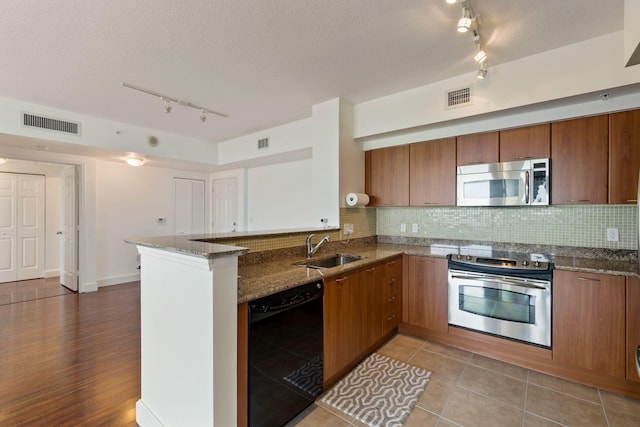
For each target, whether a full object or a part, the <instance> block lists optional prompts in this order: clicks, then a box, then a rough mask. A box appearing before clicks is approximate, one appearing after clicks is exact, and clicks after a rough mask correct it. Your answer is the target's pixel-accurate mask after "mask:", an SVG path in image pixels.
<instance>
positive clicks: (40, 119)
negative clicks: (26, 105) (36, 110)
mask: <svg viewBox="0 0 640 427" xmlns="http://www.w3.org/2000/svg"><path fill="white" fill-rule="evenodd" d="M22 125H23V126H25V127H29V128H34V129H46V130H52V131H54V132H62V133H66V134H71V135H80V123H76V122H69V121H66V120H59V119H54V118H52V117H45V116H39V115H36V114H31V113H22Z"/></svg>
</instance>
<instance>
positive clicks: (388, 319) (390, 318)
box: [387, 314, 396, 322]
mask: <svg viewBox="0 0 640 427" xmlns="http://www.w3.org/2000/svg"><path fill="white" fill-rule="evenodd" d="M395 318H396V315H395V314H392V315H391V316H389V317H387V321H389V322H391V321H392V320H393V319H395Z"/></svg>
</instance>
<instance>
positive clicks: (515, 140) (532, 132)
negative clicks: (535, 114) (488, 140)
mask: <svg viewBox="0 0 640 427" xmlns="http://www.w3.org/2000/svg"><path fill="white" fill-rule="evenodd" d="M549 157H551V124H550V123H544V124H541V125H534V126H525V127H521V128H516V129H506V130H501V131H500V161H501V162H512V161H517V160H527V159H546V158H549Z"/></svg>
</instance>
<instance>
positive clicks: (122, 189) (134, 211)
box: [95, 161, 210, 286]
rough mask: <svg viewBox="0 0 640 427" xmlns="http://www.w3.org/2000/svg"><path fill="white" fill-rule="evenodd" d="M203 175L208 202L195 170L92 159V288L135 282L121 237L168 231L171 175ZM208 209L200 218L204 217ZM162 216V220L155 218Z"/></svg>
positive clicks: (132, 254)
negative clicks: (94, 281) (94, 263)
mask: <svg viewBox="0 0 640 427" xmlns="http://www.w3.org/2000/svg"><path fill="white" fill-rule="evenodd" d="M174 177H177V178H191V179H203V180H205V182H207V184H205V198H206V200H205V206H208V204H209V194H210V190H209V184H208V176H207V175H206V174H202V173H198V172H189V171H180V170H174V169H164V168H156V167H148V166H140V167H137V168H136V167H131V166H129V165H127V164H125V163H116V162H107V161H98V162H97V163H96V193H95V194H96V243H97V250H96V256H97V269H96V277H97V282H98V286H106V285H110V284H114V283H123V282H127V281H132V280H137V279H138V271H137V270H136V268H137V267H138V265H139V259H138V253H137V250H136V247H135V246H134V245H130V244H127V243H125V242H124V239H126V238H133V237H144V236H165V235H171V234H172V233H173V226H174V219H175V215H174V186H173V178H174ZM208 215H209V213H208V208H207V212H206V214H205V218H206V217H208ZM158 218H165V219H166V221H165V222H162V223H161V222H158Z"/></svg>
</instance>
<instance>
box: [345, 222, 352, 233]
mask: <svg viewBox="0 0 640 427" xmlns="http://www.w3.org/2000/svg"><path fill="white" fill-rule="evenodd" d="M344 234H345V235H347V236H349V235H351V234H353V224H348V223H346V222H345V224H344Z"/></svg>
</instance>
